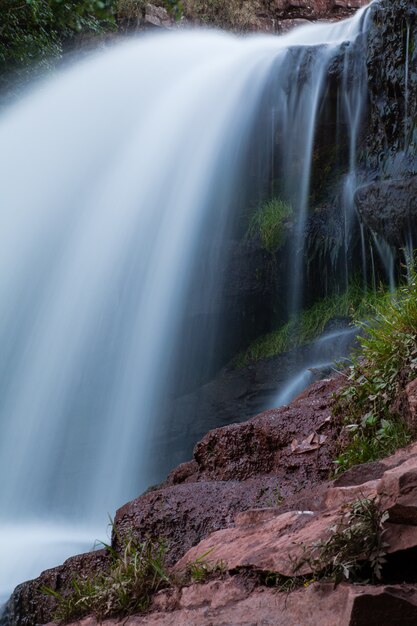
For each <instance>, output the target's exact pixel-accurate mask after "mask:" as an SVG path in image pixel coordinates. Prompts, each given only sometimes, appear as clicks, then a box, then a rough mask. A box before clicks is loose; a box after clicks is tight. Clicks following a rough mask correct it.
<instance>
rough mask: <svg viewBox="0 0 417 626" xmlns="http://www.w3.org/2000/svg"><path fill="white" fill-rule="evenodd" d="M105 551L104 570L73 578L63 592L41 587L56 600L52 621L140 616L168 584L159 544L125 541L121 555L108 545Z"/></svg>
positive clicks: (163, 557)
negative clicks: (107, 556)
mask: <svg viewBox="0 0 417 626" xmlns="http://www.w3.org/2000/svg"><path fill="white" fill-rule="evenodd" d="M107 549H108V550H109V553H110V557H111V563H110V567H109V569H108V571H105V572H101V573H99V574H97V575H96V576H93V577H87V576H85V577H82V576H78V577H75V578H74V579H73V581H72V585H71V588H70V589H69V590H67V591H66V592H63V593H60V592H57V591H55V590H53V589H51V588H49V587H44V589H43V592H44V593H45V594H48V595H52V596H53V597H54V598H55V599H56V601H57V609H56V612H55V615H54V619H55V620H57V621H59V622H68V621H72V620H75V619H79V618H81V617H84V616H86V615H91V614H93V615H95V617H96V618H97V619H98V620H99V621H101V620H103V619H105V618H108V617H125V616H127V615H132V614H134V613H142V612H144V611H146V610H147V609H148V607H149V605H150V602H151V599H152V596H153V595H154V594H155V593H156V592H157V591H159V589H163V588H164V587H168V586H169V585H170V584H171V579H170V576H169V575H168V573H167V570H166V568H165V554H166V550H165V546H164V544H163V543H161V542H153V541H150V540H148V541H144V542H142V543H137V542H135V541H134V540H133V539H128V540H126V541H125V543H124V548H123V551H122V552H121V553H118V552H116V551H115V550H113V548H111V547H109V546H107Z"/></svg>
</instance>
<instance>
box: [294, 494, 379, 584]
mask: <svg viewBox="0 0 417 626" xmlns="http://www.w3.org/2000/svg"><path fill="white" fill-rule="evenodd" d="M387 520H388V513H387V512H386V511H381V510H380V508H379V505H378V503H377V502H376V500H375V499H370V498H363V499H358V500H355V501H354V502H353V503H350V504H349V505H346V506H345V508H344V512H343V514H342V515H341V517H340V518H339V519H338V520H337V522H336V523H335V524H334V526H332V527H331V528H329V536H328V537H327V539H321V540H319V541H317V542H315V543H314V544H313V545H312V546H309V547H307V548H306V549H305V553H304V555H303V556H302V558H301V559H300V560H299V561H297V563H296V564H295V568H294V573H296V572H297V570H299V569H301V567H302V566H303V565H305V564H306V563H307V564H308V565H309V567H310V568H311V571H312V573H313V578H314V579H315V580H332V581H334V582H335V583H340V582H342V581H349V582H367V580H366V579H367V577H368V576H370V578H371V580H372V581H375V580H381V577H382V566H383V564H384V563H385V554H386V553H385V548H386V547H387V544H386V543H384V540H383V535H384V524H385V522H386V521H387Z"/></svg>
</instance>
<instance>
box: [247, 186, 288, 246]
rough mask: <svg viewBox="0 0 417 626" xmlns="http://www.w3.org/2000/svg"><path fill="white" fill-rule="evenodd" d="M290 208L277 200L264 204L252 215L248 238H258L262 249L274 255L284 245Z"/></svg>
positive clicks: (273, 199)
mask: <svg viewBox="0 0 417 626" xmlns="http://www.w3.org/2000/svg"><path fill="white" fill-rule="evenodd" d="M292 215H293V210H292V207H291V206H290V205H289V204H287V203H286V202H284V201H283V200H281V199H279V198H272V200H268V201H267V202H265V203H264V204H263V205H262V206H261V207H260V208H259V209H258V211H256V213H255V214H254V215H253V217H252V219H251V221H250V223H249V229H248V237H253V236H259V238H260V240H261V243H262V247H263V248H264V249H265V250H267V251H268V252H271V253H274V252H276V251H277V250H279V248H281V247H282V245H283V244H284V243H285V240H286V237H287V235H288V231H289V228H288V226H289V220H290V219H291V217H292Z"/></svg>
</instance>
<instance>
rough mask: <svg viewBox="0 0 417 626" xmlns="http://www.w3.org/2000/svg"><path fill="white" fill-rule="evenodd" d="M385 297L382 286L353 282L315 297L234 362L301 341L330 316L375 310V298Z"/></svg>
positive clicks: (319, 329) (357, 315)
mask: <svg viewBox="0 0 417 626" xmlns="http://www.w3.org/2000/svg"><path fill="white" fill-rule="evenodd" d="M388 298H389V294H387V292H386V291H384V290H383V289H380V290H378V291H373V290H368V291H364V290H363V289H362V287H360V286H359V284H358V283H356V282H354V283H352V284H351V285H350V286H349V288H348V289H347V291H345V292H344V293H341V294H334V295H331V296H329V297H327V298H324V299H322V300H319V301H318V302H316V303H315V304H313V306H311V307H310V308H309V309H306V310H304V311H302V312H301V314H300V315H298V316H297V317H293V318H292V319H290V320H289V321H288V322H287V323H286V324H284V325H283V326H281V327H280V328H278V329H277V330H274V331H272V332H271V333H268V334H267V335H264V336H263V337H260V338H259V339H256V340H255V341H254V342H253V343H252V344H251V345H250V346H249V348H248V349H247V350H246V351H245V352H244V353H243V354H240V355H239V356H238V357H237V365H238V366H239V367H243V366H245V365H248V364H249V363H251V362H253V361H258V360H259V359H265V358H269V357H273V356H276V355H277V354H282V353H283V352H288V350H292V349H294V348H297V347H298V346H301V345H304V344H306V343H308V342H309V341H312V340H313V339H314V338H315V337H317V336H318V335H320V334H321V333H322V332H323V331H324V329H325V326H326V324H327V323H328V322H329V321H330V320H331V319H332V318H335V317H351V318H359V319H361V318H364V317H367V316H369V315H370V314H371V313H372V311H374V310H375V307H376V306H377V304H378V302H382V303H384V302H385V301H386V300H387V299H388Z"/></svg>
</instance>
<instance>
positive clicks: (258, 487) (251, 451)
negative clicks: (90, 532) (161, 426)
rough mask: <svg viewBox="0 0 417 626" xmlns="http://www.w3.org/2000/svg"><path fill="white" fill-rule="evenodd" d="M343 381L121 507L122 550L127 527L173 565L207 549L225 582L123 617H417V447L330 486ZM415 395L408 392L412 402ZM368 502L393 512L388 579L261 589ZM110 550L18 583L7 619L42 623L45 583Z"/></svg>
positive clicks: (388, 527)
mask: <svg viewBox="0 0 417 626" xmlns="http://www.w3.org/2000/svg"><path fill="white" fill-rule="evenodd" d="M341 384H343V377H341V376H338V377H335V378H333V379H330V380H327V381H324V382H323V381H322V382H319V383H316V384H315V385H313V386H312V387H311V388H310V389H309V390H307V391H306V392H305V393H304V394H302V395H301V396H300V397H299V398H298V399H297V400H296V401H294V403H292V404H291V405H289V406H288V407H283V408H282V409H280V410H273V411H268V412H266V413H264V414H261V415H260V416H258V417H256V418H253V419H252V420H250V421H249V422H246V423H244V424H237V425H232V426H227V427H225V428H222V429H217V430H215V431H212V432H210V433H208V435H207V436H206V437H205V438H204V439H203V440H202V441H201V442H200V443H199V444H198V445H197V446H196V448H195V453H194V459H193V460H192V461H190V462H189V463H187V464H184V465H182V466H180V467H178V468H177V469H176V470H175V471H174V472H172V473H171V475H170V476H169V477H168V479H167V481H166V483H165V484H164V485H162V486H161V487H159V488H155V489H154V490H151V491H149V492H148V493H146V494H145V495H143V496H141V497H140V498H138V499H137V500H134V501H132V502H131V503H128V504H127V505H125V506H124V507H122V508H121V509H120V510H119V511H118V512H117V515H116V519H115V534H114V538H113V547H114V548H116V549H118V546H119V542H120V540H121V539H122V538H123V536H124V535H128V536H130V537H131V536H132V535H133V536H135V537H136V538H138V539H142V538H144V537H149V536H153V537H165V538H166V540H167V542H168V546H169V555H168V556H169V563H170V564H171V566H172V565H174V569H175V570H176V571H183V570H184V568H186V565H187V563H189V562H193V561H195V560H196V559H200V558H201V556H202V555H204V554H207V553H208V554H209V555H210V556H209V557H208V558H209V560H211V561H213V563H216V562H221V563H222V572H221V574H220V578H218V579H216V580H211V581H209V582H207V583H205V584H202V585H191V586H188V587H184V588H178V589H171V590H167V591H163V592H160V593H159V594H157V596H155V598H154V602H153V604H152V607H151V610H150V613H149V614H147V615H146V616H145V617H144V616H136V617H133V618H131V619H130V620H129V621H128V623H130V624H131V625H132V626H133V624H178V625H180V624H184V625H185V624H191V623H192V624H193V625H194V624H195V625H196V626H197V625H200V624H201V626H203V625H206V626H208V625H209V624H223V623H224V624H245V623H247V624H260V623H263V622H262V620H270V623H273V624H285V625H287V624H294V625H295V624H297V625H299V624H302V625H303V626H309V625H310V624H311V626H313V624H314V625H316V624H317V623H320V624H325V623H328V624H332V626H333V625H334V624H336V623H337V624H346V626H347V625H348V624H349V625H351V626H353V625H354V624H355V625H356V626H357V625H358V624H363V625H364V626H365V624H366V625H367V626H369V625H372V624H377V623H378V624H379V625H382V624H384V625H390V624H393V625H394V624H397V623H398V622H397V621H395V620H396V619H397V618H398V615H399V614H401V620H402V621H401V623H402V624H413V623H415V620H416V615H417V613H416V611H417V599H416V598H417V568H416V567H415V566H414V563H415V554H416V553H417V506H416V502H417V444H414V445H412V446H409V447H408V448H406V449H404V450H401V451H399V452H397V453H396V454H395V455H393V456H391V457H389V458H387V459H385V460H382V461H380V462H374V463H369V464H366V465H362V466H358V467H356V468H353V469H352V470H350V471H348V472H347V473H345V474H344V475H343V476H341V477H340V478H339V479H337V480H335V481H332V482H326V477H327V476H328V474H329V471H330V469H331V466H332V458H334V454H335V446H336V445H337V444H336V438H337V432H338V425H337V424H335V423H334V422H333V419H332V417H331V406H332V402H333V398H332V394H333V392H334V391H336V390H337V389H338V388H339V387H340V385H341ZM413 397H414V396H412V395H411V391H410V410H413V407H414V404H413V400H412V398H413ZM364 498H368V499H371V500H375V501H376V502H378V503H379V507H380V509H381V510H384V511H387V512H388V514H389V518H388V520H387V521H386V522H385V531H384V542H386V544H387V546H386V553H387V564H386V565H385V566H384V570H383V583H381V584H380V585H365V586H359V587H357V586H355V587H351V586H349V585H346V584H344V585H341V586H340V587H338V588H337V590H336V591H335V590H334V588H333V586H329V585H328V584H325V583H315V584H311V585H310V584H309V585H308V587H307V588H305V589H299V590H297V591H294V592H293V593H292V594H290V595H289V596H287V594H283V593H280V592H279V591H278V590H277V589H273V590H272V589H270V588H268V586H265V581H266V580H267V578H268V575H270V573H271V572H272V573H274V574H279V575H281V576H287V577H291V576H294V563H295V562H296V561H297V559H300V557H302V555H303V554H305V550H306V549H308V548H309V547H311V546H312V545H317V542H320V541H323V540H325V539H326V537H328V535H329V532H330V531H329V529H330V528H331V527H334V526H335V524H337V520H338V519H340V517H341V516H342V515H343V514H344V512H345V511H346V509H347V507H349V506H351V505H352V503H354V502H357V501H358V500H361V499H364ZM107 558H108V557H107V555H106V553H105V552H103V551H102V552H100V553H92V554H89V555H83V556H80V557H76V558H74V559H69V560H68V561H67V562H66V563H65V564H64V565H63V566H61V567H59V568H55V569H53V570H48V571H47V572H45V573H44V574H42V575H41V577H40V578H38V579H37V580H35V581H32V582H29V583H25V584H24V585H21V586H20V587H18V588H17V590H16V592H15V593H14V595H13V597H12V599H11V601H10V602H9V605H8V610H7V614H6V617H5V618H3V623H4V624H9V625H16V626H17V625H25V626H29V625H30V624H34V623H36V624H45V623H46V622H48V620H50V619H51V617H52V615H53V610H54V606H53V605H54V601H53V599H51V598H50V597H47V596H45V595H44V594H43V593H42V587H43V586H44V585H47V586H49V587H51V588H52V589H55V590H57V591H60V592H62V591H64V590H65V589H67V588H68V586H69V583H70V580H71V578H72V576H73V575H74V574H81V575H88V574H89V573H91V572H92V571H95V570H96V569H97V568H99V569H101V570H103V569H104V568H106V566H107V563H108V561H107ZM296 575H297V576H300V575H303V576H305V577H307V579H308V578H309V577H310V578H314V576H315V573H314V572H313V571H312V569H311V566H309V564H308V562H306V563H305V564H303V566H302V567H301V568H299V569H297V572H296ZM403 583H404V584H403ZM277 609H279V610H277ZM399 612H400V613H399ZM242 620H243V621H242ZM245 620H246V621H245ZM279 620H281V621H279ZM326 620H327V621H326ZM375 620H376V621H375ZM378 620H379V621H378ZM413 620H414V621H413ZM82 623H83V624H85V626H92V625H93V624H95V623H96V622H95V621H94V619H89V620H84V621H83V622H82ZM107 623H108V624H109V626H110V624H114V623H117V622H115V621H108V622H107Z"/></svg>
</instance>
